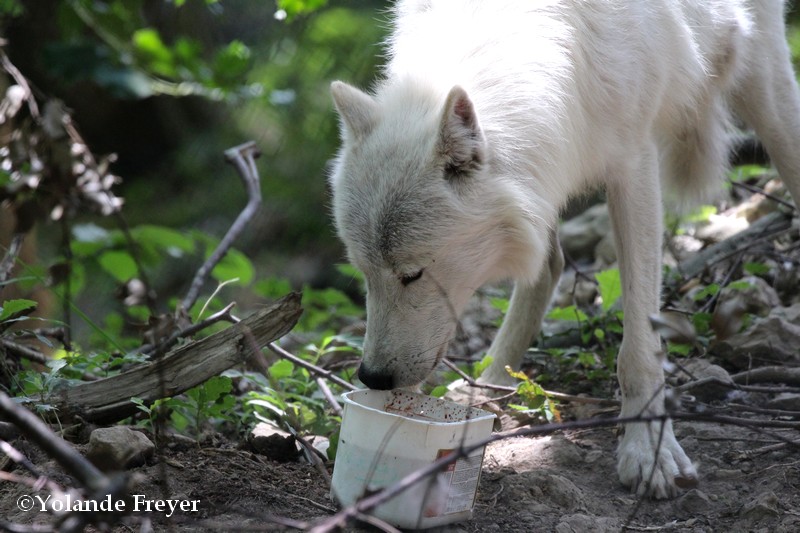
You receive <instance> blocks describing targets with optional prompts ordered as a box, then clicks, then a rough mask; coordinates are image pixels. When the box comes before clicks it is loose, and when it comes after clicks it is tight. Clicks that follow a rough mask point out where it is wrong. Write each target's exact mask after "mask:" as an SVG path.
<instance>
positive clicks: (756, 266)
mask: <svg viewBox="0 0 800 533" xmlns="http://www.w3.org/2000/svg"><path fill="white" fill-rule="evenodd" d="M742 268H743V269H744V271H745V272H746V273H748V274H751V275H753V276H764V275H766V274H769V270H770V268H769V266H768V265H765V264H764V263H745V264H744V266H743V267H742Z"/></svg>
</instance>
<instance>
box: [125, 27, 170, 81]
mask: <svg viewBox="0 0 800 533" xmlns="http://www.w3.org/2000/svg"><path fill="white" fill-rule="evenodd" d="M131 40H132V41H133V46H134V48H135V50H136V52H137V54H138V55H139V57H140V59H141V60H142V61H144V62H146V63H147V66H148V67H149V68H150V69H152V70H153V71H154V72H155V73H156V74H160V75H162V76H168V77H175V76H176V75H177V72H176V71H175V63H174V61H173V55H172V50H170V49H169V48H168V47H167V46H166V45H165V44H164V42H163V41H162V40H161V35H160V34H159V33H158V30H155V29H153V28H142V29H140V30H137V31H136V32H134V34H133V35H132V36H131Z"/></svg>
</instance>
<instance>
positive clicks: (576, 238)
mask: <svg viewBox="0 0 800 533" xmlns="http://www.w3.org/2000/svg"><path fill="white" fill-rule="evenodd" d="M609 233H611V220H610V219H609V216H608V206H606V204H598V205H595V206H592V207H590V208H589V209H587V210H586V211H584V212H583V213H581V214H580V215H578V216H576V217H574V218H571V219H569V220H566V221H564V223H562V224H561V228H560V230H559V236H560V238H561V245H562V246H563V248H564V251H565V252H566V253H567V254H569V256H570V257H571V258H572V259H574V260H575V261H588V262H593V261H594V260H595V256H594V253H595V248H596V247H597V245H598V244H599V243H600V241H601V240H602V239H603V237H605V236H606V235H608V234H609Z"/></svg>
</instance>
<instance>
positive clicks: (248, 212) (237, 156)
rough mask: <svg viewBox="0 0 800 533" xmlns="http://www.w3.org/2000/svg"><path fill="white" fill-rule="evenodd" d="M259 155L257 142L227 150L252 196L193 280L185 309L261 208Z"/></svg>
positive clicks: (192, 302) (186, 297)
mask: <svg viewBox="0 0 800 533" xmlns="http://www.w3.org/2000/svg"><path fill="white" fill-rule="evenodd" d="M258 155H259V152H258V148H256V145H255V143H254V142H248V143H245V144H241V145H239V146H236V147H234V148H230V149H228V150H226V151H225V158H226V159H227V160H228V162H230V163H232V164H233V165H234V166H235V167H236V170H237V171H238V173H239V176H240V177H241V178H242V181H243V182H244V185H245V189H246V190H247V197H248V200H247V205H246V206H245V208H244V209H243V210H242V212H241V213H239V216H238V217H237V218H236V220H235V221H234V222H233V224H232V225H231V227H230V228H229V229H228V232H227V233H226V234H225V237H223V238H222V240H221V241H220V243H219V245H218V246H217V248H216V249H215V250H214V252H213V253H212V254H211V255H210V256H209V258H208V259H206V261H205V263H203V264H202V265H201V266H200V268H199V269H198V270H197V273H196V274H195V276H194V279H193V280H192V284H191V286H190V287H189V291H188V292H187V294H186V296H185V297H184V298H183V300H182V301H181V304H180V308H181V309H184V310H186V311H188V310H189V309H191V307H192V305H194V303H195V302H196V301H197V297H198V296H199V295H200V289H201V288H202V287H203V284H204V283H205V282H206V280H207V279H208V276H209V275H210V274H211V270H212V269H213V268H214V267H215V266H216V265H217V263H219V262H220V260H221V259H222V258H223V257H224V256H225V254H226V253H228V250H230V248H231V246H233V242H234V241H235V240H236V239H237V238H238V237H239V235H240V234H241V233H242V231H243V230H244V229H245V227H246V226H247V224H248V223H249V222H250V221H251V220H252V219H253V217H254V216H255V215H256V213H257V212H258V210H259V209H260V208H261V187H260V183H259V178H258V170H257V169H256V164H255V158H256V157H258Z"/></svg>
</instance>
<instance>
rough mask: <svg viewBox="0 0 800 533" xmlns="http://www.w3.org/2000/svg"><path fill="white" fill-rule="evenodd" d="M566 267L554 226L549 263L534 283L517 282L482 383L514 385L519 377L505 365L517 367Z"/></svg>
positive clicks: (537, 330) (535, 332)
mask: <svg viewBox="0 0 800 533" xmlns="http://www.w3.org/2000/svg"><path fill="white" fill-rule="evenodd" d="M563 270H564V254H563V252H562V251H561V245H560V244H559V242H558V232H557V231H556V230H555V229H554V230H553V231H551V232H550V251H549V256H548V258H547V264H546V265H545V268H543V269H542V273H541V275H540V276H539V279H538V280H537V281H536V283H535V284H533V285H527V284H523V283H522V282H517V283H516V284H515V285H514V292H513V294H512V295H511V302H510V303H509V307H508V313H506V317H505V320H504V321H503V325H502V326H500V331H498V332H497V336H496V337H495V339H494V342H492V346H491V348H489V355H491V356H492V357H493V358H494V361H492V364H491V365H489V368H487V369H486V371H485V372H484V373H483V375H482V376H481V377H480V379H479V380H478V381H479V382H481V383H491V384H494V385H514V384H515V382H516V380H515V379H514V378H512V377H511V376H510V375H509V374H508V372H507V371H506V366H510V367H512V368H514V369H515V370H516V369H517V367H518V366H519V364H520V362H521V361H522V357H523V356H524V355H525V352H526V351H527V349H528V348H529V347H530V345H531V341H532V340H533V339H534V338H535V337H536V336H537V335H538V334H539V330H540V329H541V326H542V318H543V317H544V313H545V311H547V306H548V305H549V304H550V300H551V298H552V295H553V291H554V290H555V288H556V286H557V285H558V280H559V279H560V278H561V272H562V271H563Z"/></svg>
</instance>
